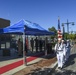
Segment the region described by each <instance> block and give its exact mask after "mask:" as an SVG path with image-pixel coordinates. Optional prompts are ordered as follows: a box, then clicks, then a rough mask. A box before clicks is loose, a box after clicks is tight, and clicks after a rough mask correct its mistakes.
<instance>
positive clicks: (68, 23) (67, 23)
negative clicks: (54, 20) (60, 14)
mask: <svg viewBox="0 0 76 75" xmlns="http://www.w3.org/2000/svg"><path fill="white" fill-rule="evenodd" d="M65 24H66V25H67V33H68V35H69V25H70V24H72V25H74V22H69V21H68V19H67V22H66V23H62V27H63V28H64V25H65ZM63 35H64V34H63Z"/></svg>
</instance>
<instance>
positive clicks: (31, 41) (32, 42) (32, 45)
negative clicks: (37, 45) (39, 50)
mask: <svg viewBox="0 0 76 75" xmlns="http://www.w3.org/2000/svg"><path fill="white" fill-rule="evenodd" d="M30 43H31V48H32V52H33V49H34V40H33V38H31V40H30Z"/></svg>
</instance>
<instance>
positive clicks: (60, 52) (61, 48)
mask: <svg viewBox="0 0 76 75" xmlns="http://www.w3.org/2000/svg"><path fill="white" fill-rule="evenodd" d="M65 47H66V46H65V45H64V44H62V43H61V39H60V38H59V39H58V43H57V44H56V45H55V51H56V54H57V60H58V69H62V67H63V58H64V55H65Z"/></svg>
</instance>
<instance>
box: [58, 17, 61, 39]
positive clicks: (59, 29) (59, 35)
mask: <svg viewBox="0 0 76 75" xmlns="http://www.w3.org/2000/svg"><path fill="white" fill-rule="evenodd" d="M58 39H62V33H61V28H60V18H59V17H58Z"/></svg>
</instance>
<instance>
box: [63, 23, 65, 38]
mask: <svg viewBox="0 0 76 75" xmlns="http://www.w3.org/2000/svg"><path fill="white" fill-rule="evenodd" d="M64 34H65V29H64V25H63V35H62V38H63V39H64Z"/></svg>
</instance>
